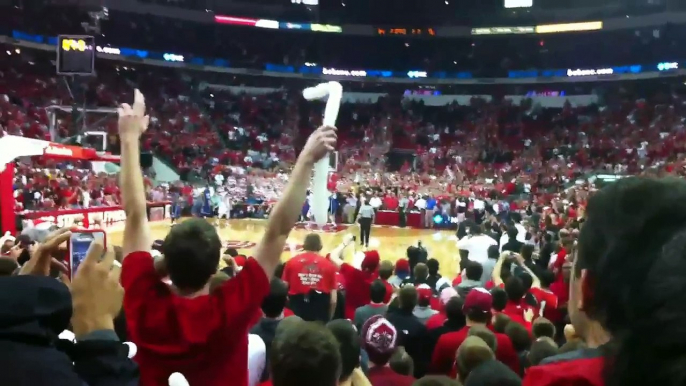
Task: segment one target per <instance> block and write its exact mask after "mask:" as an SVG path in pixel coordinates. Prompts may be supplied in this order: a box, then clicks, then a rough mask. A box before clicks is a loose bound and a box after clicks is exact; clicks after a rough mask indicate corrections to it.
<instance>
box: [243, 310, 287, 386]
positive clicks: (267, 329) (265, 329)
mask: <svg viewBox="0 0 686 386" xmlns="http://www.w3.org/2000/svg"><path fill="white" fill-rule="evenodd" d="M280 321H281V320H275V319H267V318H262V319H260V322H259V323H257V324H256V325H255V326H254V327H253V328H252V329H251V330H250V333H251V334H255V335H257V336H259V337H260V338H262V341H263V342H264V346H265V347H266V348H267V352H266V354H267V355H266V361H265V363H264V364H265V366H264V371H263V372H262V376H261V377H260V382H264V381H266V380H267V379H269V356H270V354H271V351H272V342H273V341H274V336H275V335H276V327H278V326H279V322H280ZM284 326H285V325H284Z"/></svg>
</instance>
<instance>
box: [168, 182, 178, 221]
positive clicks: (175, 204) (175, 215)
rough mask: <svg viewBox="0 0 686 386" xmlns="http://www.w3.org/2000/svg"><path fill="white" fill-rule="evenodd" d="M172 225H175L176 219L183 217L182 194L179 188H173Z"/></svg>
mask: <svg viewBox="0 0 686 386" xmlns="http://www.w3.org/2000/svg"><path fill="white" fill-rule="evenodd" d="M170 211H171V213H170V214H169V215H170V216H169V217H171V225H174V223H175V222H176V221H178V220H179V218H181V195H180V194H179V192H178V191H177V189H173V190H172V192H171V210H170Z"/></svg>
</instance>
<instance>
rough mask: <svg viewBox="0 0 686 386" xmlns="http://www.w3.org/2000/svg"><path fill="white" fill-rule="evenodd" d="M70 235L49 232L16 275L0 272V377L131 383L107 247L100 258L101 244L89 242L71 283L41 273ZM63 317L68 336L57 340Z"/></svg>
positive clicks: (119, 294) (62, 383)
mask: <svg viewBox="0 0 686 386" xmlns="http://www.w3.org/2000/svg"><path fill="white" fill-rule="evenodd" d="M70 236H71V232H70V231H69V229H61V230H59V231H57V232H55V233H53V234H51V235H50V236H48V238H47V239H46V240H45V242H44V243H43V244H41V245H40V246H39V247H38V248H37V249H36V250H35V251H34V253H33V254H32V256H31V258H30V260H29V261H28V262H27V263H26V264H24V266H23V267H22V268H21V270H20V271H19V275H18V276H11V277H3V278H0V299H1V300H0V320H2V328H0V335H2V338H0V361H2V363H3V364H4V366H6V367H5V369H4V371H3V376H2V384H3V385H36V386H40V385H51V386H83V385H85V384H87V385H89V386H136V385H138V367H137V366H136V364H135V363H134V362H133V361H131V360H130V359H128V357H127V355H126V354H127V351H128V350H127V348H126V346H125V345H123V344H122V343H121V342H119V339H118V338H117V334H116V333H115V332H114V317H115V316H116V315H117V314H118V313H119V310H120V309H121V304H122V298H123V296H124V294H123V289H122V287H121V286H120V285H119V273H120V272H121V269H120V268H119V267H120V266H118V265H117V263H116V262H115V261H114V254H113V253H108V254H105V255H104V257H103V258H102V260H100V258H101V257H102V256H103V252H104V247H103V245H102V244H100V243H98V242H94V243H93V244H92V245H91V247H90V249H89V250H88V253H87V255H86V258H85V260H84V261H83V262H82V263H81V265H80V267H79V270H78V271H77V272H76V275H75V277H74V281H73V283H71V284H70V285H69V286H65V284H63V283H60V281H58V280H55V279H54V278H51V277H49V273H50V269H51V266H52V267H56V266H57V265H58V264H57V261H56V260H55V259H54V258H53V256H54V255H55V253H56V252H57V251H58V248H59V246H60V245H61V244H63V243H65V242H67V241H68V240H69V237H70ZM62 281H63V282H66V283H68V279H67V278H66V275H63V276H62ZM70 292H71V295H70ZM70 318H71V324H72V327H73V331H74V334H72V336H73V335H75V336H76V343H73V342H69V341H66V340H60V341H57V340H56V337H57V335H58V334H60V333H61V332H63V331H65V328H67V326H68V325H69V323H70Z"/></svg>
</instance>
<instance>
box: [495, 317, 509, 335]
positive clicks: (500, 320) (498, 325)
mask: <svg viewBox="0 0 686 386" xmlns="http://www.w3.org/2000/svg"><path fill="white" fill-rule="evenodd" d="M511 321H512V319H510V317H509V316H507V315H505V314H503V313H501V312H498V313H496V314H495V315H493V322H492V326H493V332H497V333H499V334H504V333H505V328H507V325H508V324H510V322H511Z"/></svg>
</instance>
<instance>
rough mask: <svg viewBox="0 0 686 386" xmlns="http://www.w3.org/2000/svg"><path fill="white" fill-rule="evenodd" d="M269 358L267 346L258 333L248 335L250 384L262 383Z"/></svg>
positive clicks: (253, 385) (250, 385)
mask: <svg viewBox="0 0 686 386" xmlns="http://www.w3.org/2000/svg"><path fill="white" fill-rule="evenodd" d="M266 358H267V346H266V345H265V344H264V341H263V340H262V338H260V337H259V336H257V335H254V334H249V335H248V386H255V385H257V384H259V383H260V378H261V377H262V372H263V371H264V366H265V362H266Z"/></svg>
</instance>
